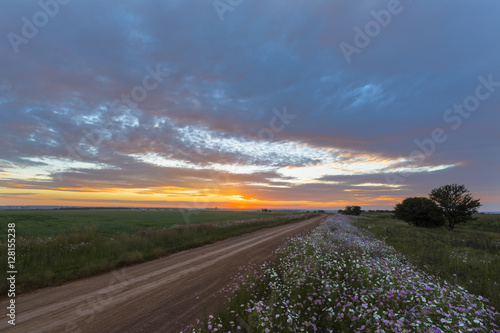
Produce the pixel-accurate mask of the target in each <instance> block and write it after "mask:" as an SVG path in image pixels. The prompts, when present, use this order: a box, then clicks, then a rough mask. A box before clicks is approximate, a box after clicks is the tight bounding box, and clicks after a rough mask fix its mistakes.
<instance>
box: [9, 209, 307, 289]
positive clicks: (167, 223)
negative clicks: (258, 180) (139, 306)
mask: <svg viewBox="0 0 500 333" xmlns="http://www.w3.org/2000/svg"><path fill="white" fill-rule="evenodd" d="M9 213H10V214H4V216H3V222H2V225H3V229H5V230H6V229H7V228H6V224H7V223H11V222H14V221H13V220H12V218H11V216H17V217H18V218H19V217H26V218H25V219H23V218H19V219H18V220H15V222H16V229H17V228H19V229H21V230H22V228H29V227H30V226H31V225H36V219H38V218H39V216H46V217H47V218H48V219H50V220H51V221H52V222H48V223H53V224H54V227H53V230H52V232H53V234H52V236H49V237H38V236H37V237H35V236H23V235H22V234H23V233H22V232H21V233H17V232H16V269H17V271H18V273H17V280H16V288H17V293H23V292H27V291H31V290H35V289H38V288H42V287H47V286H53V285H59V284H62V283H65V282H68V281H71V280H75V279H79V278H83V277H87V276H91V275H95V274H99V273H103V272H106V271H110V270H112V269H114V268H118V267H122V266H127V265H131V264H136V263H140V262H144V261H147V260H152V259H155V258H159V257H162V256H165V255H167V254H170V253H173V252H177V251H181V250H185V249H189V248H193V247H197V246H201V245H204V244H208V243H211V242H215V241H218V240H222V239H226V238H228V237H233V236H237V235H241V234H244V233H248V232H252V231H255V230H259V229H262V228H269V227H273V226H277V225H280V224H286V223H291V222H296V221H300V220H303V219H306V218H309V217H311V216H313V214H290V215H284V214H283V213H271V214H269V213H265V214H259V213H247V212H200V213H199V214H193V215H191V216H190V218H191V222H192V224H188V225H184V224H181V223H180V222H181V221H182V220H180V219H179V217H181V216H180V213H179V212H168V211H121V210H119V211H50V212H46V211H37V212H36V213H35V212H32V213H31V215H29V219H28V218H27V214H26V212H24V213H22V212H19V213H18V214H12V212H9ZM114 213H116V215H113V214H114ZM36 214H40V215H39V216H38V217H37V216H36ZM176 214H177V215H176ZM54 216H55V217H54ZM105 216H106V217H107V218H108V219H109V221H107V220H106V219H105V218H104V217H105ZM263 216H265V218H262V217H263ZM64 217H66V218H67V219H68V220H67V221H65V220H64V219H63V218H64ZM70 217H72V218H73V219H71V218H70ZM90 217H92V218H94V219H91V218H90ZM153 217H154V218H153ZM169 217H177V219H173V218H171V219H170V220H169V219H168V218H169ZM256 217H260V219H255V218H256ZM149 218H151V221H149V220H148V219H149ZM85 221H87V222H85ZM140 221H148V222H142V223H141V222H140ZM195 222H198V224H194V223H195ZM75 223H80V224H77V225H78V227H75ZM85 223H86V225H85ZM107 223H109V224H111V226H108V225H107ZM135 223H137V224H138V225H136V224H135ZM146 224H147V225H148V226H149V227H150V229H144V227H145V225H146ZM45 227H46V226H45ZM153 227H155V229H153ZM160 227H161V228H160ZM41 228H42V227H41V226H37V227H36V228H35V229H36V230H37V232H38V230H41ZM68 228H69V230H73V231H66V230H68ZM138 228H141V229H140V230H137V229H138ZM117 229H118V230H122V231H120V232H117V231H115V232H114V233H111V231H114V230H117ZM16 231H17V230H16ZM56 231H58V232H56ZM41 233H43V232H41ZM5 239H6V238H5ZM5 239H4V240H3V241H2V242H0V243H1V244H0V245H1V246H0V255H1V257H2V258H6V257H7V246H6V245H5ZM6 265H7V261H6V260H4V261H3V262H2V263H1V264H0V269H2V270H3V271H4V272H5V271H7V269H6ZM7 289H8V287H7V280H2V281H1V282H0V293H1V294H2V295H5V291H6V290H7Z"/></svg>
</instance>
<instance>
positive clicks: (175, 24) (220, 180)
mask: <svg viewBox="0 0 500 333" xmlns="http://www.w3.org/2000/svg"><path fill="white" fill-rule="evenodd" d="M1 7H2V9H1V11H0V22H1V23H0V28H1V31H0V34H1V35H3V38H1V42H0V60H1V61H0V110H1V118H0V206H1V205H61V206H145V207H159V206H161V207H186V208H211V207H219V208H304V209H339V208H343V207H345V206H347V205H360V206H361V207H362V208H363V209H391V208H393V207H394V205H395V204H396V203H398V202H401V201H402V200H403V199H404V198H406V197H411V196H428V194H429V193H430V191H431V190H432V189H433V188H436V187H439V186H443V185H446V184H455V183H456V184H464V185H465V186H466V187H467V188H468V189H469V190H470V191H471V193H472V195H473V196H474V197H475V198H479V199H480V200H481V203H482V204H483V206H482V207H481V208H480V210H481V211H500V193H499V189H500V175H499V172H498V171H499V166H500V154H499V153H500V146H499V142H500V140H499V138H500V134H499V130H498V128H499V121H500V66H499V65H500V60H499V59H500V43H499V42H498V35H499V32H500V20H498V13H500V2H498V1H494V0H480V1H461V0H454V1H451V0H449V1H411V0H406V1H403V0H401V1H397V0H389V1H385V0H384V1H379V0H368V1H348V0H328V1H327V0H324V1H323V0H310V1H298V0H287V1H284V0H253V1H250V0H215V1H214V0H193V1H181V0H170V1H149V0H147V1H123V0H120V1H118V0H109V1H96V0H87V1H78V0H72V1H70V0H40V1H28V0H25V1H14V0H9V1H4V2H3V3H2V5H1Z"/></svg>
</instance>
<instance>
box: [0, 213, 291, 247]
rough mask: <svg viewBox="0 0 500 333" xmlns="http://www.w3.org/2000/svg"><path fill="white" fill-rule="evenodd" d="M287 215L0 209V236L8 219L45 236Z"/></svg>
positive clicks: (23, 231)
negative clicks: (82, 231) (91, 229)
mask: <svg viewBox="0 0 500 333" xmlns="http://www.w3.org/2000/svg"><path fill="white" fill-rule="evenodd" d="M282 215H286V213H283V212H270V213H262V212H252V211H209V210H202V211H185V212H184V213H183V212H181V211H178V210H132V209H68V210H53V209H51V210H42V209H40V210H0V226H2V228H1V229H0V240H3V239H5V238H6V235H7V228H6V227H5V226H6V225H7V223H11V222H15V223H16V234H17V235H18V236H36V237H48V236H54V235H57V234H60V233H65V232H66V233H69V232H74V231H75V230H80V231H81V230H84V229H86V228H88V227H90V226H92V228H94V227H95V229H96V231H97V232H98V233H100V234H103V235H112V234H116V233H123V232H124V233H132V232H135V231H138V230H144V229H161V228H169V227H172V226H174V225H182V224H202V223H216V222H225V221H236V220H248V219H254V218H263V217H270V216H282Z"/></svg>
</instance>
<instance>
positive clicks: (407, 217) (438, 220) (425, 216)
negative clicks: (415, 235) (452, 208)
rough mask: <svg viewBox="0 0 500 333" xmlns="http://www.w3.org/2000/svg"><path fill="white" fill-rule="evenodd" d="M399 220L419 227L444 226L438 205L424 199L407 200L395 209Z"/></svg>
mask: <svg viewBox="0 0 500 333" xmlns="http://www.w3.org/2000/svg"><path fill="white" fill-rule="evenodd" d="M394 215H395V217H396V218H397V219H400V220H403V221H405V222H407V223H408V224H410V225H414V226H417V227H427V228H429V227H439V226H442V225H443V224H444V217H443V213H442V211H441V209H440V208H439V207H438V205H437V204H436V203H435V202H434V201H432V200H430V199H427V198H424V197H413V198H406V199H404V200H403V202H401V203H398V204H397V205H396V207H395V209H394Z"/></svg>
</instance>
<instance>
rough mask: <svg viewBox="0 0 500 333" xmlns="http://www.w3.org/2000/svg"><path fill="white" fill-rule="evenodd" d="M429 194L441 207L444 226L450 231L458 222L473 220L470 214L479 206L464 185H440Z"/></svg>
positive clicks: (477, 201) (475, 211)
mask: <svg viewBox="0 0 500 333" xmlns="http://www.w3.org/2000/svg"><path fill="white" fill-rule="evenodd" d="M429 196H430V198H431V200H432V201H434V202H435V203H437V204H438V206H439V207H440V208H441V210H442V212H443V215H444V218H445V226H446V228H447V229H448V230H450V231H451V230H453V228H455V225H457V224H459V223H465V222H468V221H471V220H473V217H472V214H474V213H477V209H478V208H479V207H480V206H481V203H480V202H479V199H474V198H473V197H472V195H471V194H470V192H469V190H467V189H466V188H465V186H464V185H457V184H452V185H445V186H441V187H438V188H435V189H433V190H432V191H431V194H430V195H429Z"/></svg>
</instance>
